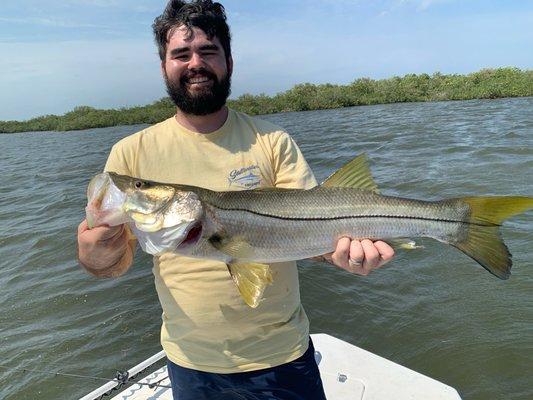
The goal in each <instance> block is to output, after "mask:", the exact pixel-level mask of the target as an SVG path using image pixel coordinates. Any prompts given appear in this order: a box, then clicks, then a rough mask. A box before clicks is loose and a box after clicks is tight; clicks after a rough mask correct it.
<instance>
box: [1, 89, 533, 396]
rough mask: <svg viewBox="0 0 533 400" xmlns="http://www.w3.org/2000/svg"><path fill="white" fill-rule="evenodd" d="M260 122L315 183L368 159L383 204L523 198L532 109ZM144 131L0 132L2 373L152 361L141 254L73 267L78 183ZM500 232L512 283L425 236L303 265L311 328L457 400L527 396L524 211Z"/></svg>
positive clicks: (397, 110)
mask: <svg viewBox="0 0 533 400" xmlns="http://www.w3.org/2000/svg"><path fill="white" fill-rule="evenodd" d="M263 118H265V119H268V120H271V121H273V122H275V123H277V124H279V125H281V126H283V127H285V128H286V129H287V130H288V131H289V132H291V133H292V134H293V136H294V137H295V138H296V140H297V142H298V144H299V145H300V147H301V148H302V151H303V153H304V155H305V156H306V158H307V160H308V162H309V163H310V165H311V167H312V168H313V170H314V171H315V174H316V176H317V178H318V180H319V181H320V180H322V179H324V178H325V177H326V176H328V175H329V174H330V173H331V172H332V171H333V170H334V169H336V168H338V167H340V166H341V165H342V164H343V163H344V162H346V161H348V160H349V159H350V158H351V157H353V156H354V155H356V154H358V153H361V152H366V153H368V155H369V156H370V158H371V160H372V170H373V172H374V175H375V178H376V181H377V182H378V185H379V186H380V187H381V190H382V192H383V193H385V194H392V195H400V196H406V197H415V198H419V199H438V198H441V197H456V196H461V195H496V194H529V195H532V194H533V173H532V172H533V98H522V99H502V100H485V101H467V102H440V103H414V104H392V105H380V106H368V107H356V108H346V109H340V110H328V111H314V112H302V113H287V114H278V115H270V116H264V117H263ZM143 127H144V126H129V127H114V128H105V129H93V130H87V131H78V132H66V133H55V132H45V133H24V134H13V135H0V146H1V149H2V151H1V159H0V171H1V176H2V184H1V185H0V199H1V200H0V222H1V224H0V304H1V308H0V366H4V367H6V366H7V367H12V368H26V369H37V370H47V371H52V372H56V371H61V372H67V373H76V374H83V375H96V376H101V377H109V378H112V377H113V376H114V373H115V371H116V370H117V369H119V370H123V369H127V368H128V367H130V366H132V365H133V364H136V363H137V362H140V361H141V360H143V359H145V358H147V357H148V356H150V355H152V354H153V353H155V352H157V351H159V343H158V341H159V325H160V319H161V310H160V306H159V303H158V300H157V297H156V294H155V289H154V285H153V279H152V273H151V260H150V258H149V257H148V256H147V255H145V254H142V253H141V252H138V253H137V256H136V261H135V264H134V266H133V268H132V269H131V270H130V271H129V272H128V273H127V274H126V275H125V276H123V277H121V278H118V279H114V280H97V279H95V278H92V277H90V276H88V275H86V274H85V273H84V272H82V271H81V269H80V267H78V266H77V262H76V228H77V224H78V223H79V222H80V220H81V219H82V218H83V215H84V206H85V188H86V185H87V183H88V180H89V178H90V177H91V176H92V175H94V174H95V173H97V172H99V171H100V170H101V169H102V168H103V165H104V162H105V159H106V157H107V154H108V152H109V150H110V148H111V146H112V144H113V143H115V142H116V141H117V140H118V139H120V138H122V137H124V136H126V135H129V134H131V133H133V132H136V131H138V130H140V129H142V128H143ZM199 186H201V182H199ZM502 233H503V236H504V238H505V240H506V242H507V244H508V246H509V248H510V250H511V252H512V253H513V254H514V258H513V259H514V268H513V275H512V276H511V278H510V279H509V280H508V281H500V280H498V279H496V278H494V277H493V276H492V275H490V274H489V273H487V272H486V271H485V270H484V269H482V268H481V267H479V266H478V265H477V264H476V263H475V262H474V261H472V260H471V259H469V258H467V257H466V256H464V255H462V254H461V253H459V252H458V251H457V250H455V249H453V248H451V247H448V246H445V245H443V244H440V243H437V242H434V241H431V240H423V241H422V242H423V244H424V246H425V248H424V249H422V250H417V251H415V252H410V253H407V254H405V253H399V254H398V255H397V257H396V259H395V261H394V262H393V263H391V264H389V265H388V266H387V267H385V268H383V269H382V270H379V271H377V272H375V273H373V274H371V275H370V276H368V277H359V276H353V275H350V274H348V273H345V272H344V271H341V270H336V269H335V268H333V267H331V266H328V265H324V264H316V263H313V262H310V261H302V262H300V263H299V266H300V280H301V287H302V289H301V291H302V301H303V303H304V305H305V308H306V310H307V313H308V315H309V317H310V319H311V329H312V331H313V332H326V333H329V334H332V335H334V336H337V337H339V338H341V339H344V340H347V341H349V342H351V343H354V344H356V345H358V346H360V347H362V348H365V349H367V350H369V351H372V352H374V353H377V354H379V355H381V356H383V357H386V358H389V359H391V360H393V361H395V362H398V363H400V364H403V365H405V366H407V367H409V368H412V369H414V370H416V371H418V372H421V373H423V374H426V375H429V376H431V377H433V378H435V379H438V380H440V381H443V382H445V383H447V384H449V385H451V386H454V387H455V388H457V389H458V390H459V392H460V393H461V395H462V396H463V398H464V399H476V400H485V399H532V398H533V385H532V382H533V381H532V377H533V212H529V213H527V214H523V215H521V216H518V217H514V218H513V219H512V220H510V221H509V222H507V223H506V224H505V225H504V227H503V229H502ZM99 384H100V383H99V382H97V381H87V380H82V379H78V378H66V377H55V376H52V375H47V374H44V373H39V372H26V373H21V372H16V371H13V370H12V371H6V370H2V369H0V398H2V399H45V400H49V399H75V398H78V397H80V396H82V395H83V394H85V393H87V392H89V391H90V390H92V389H93V388H95V387H97V386H99Z"/></svg>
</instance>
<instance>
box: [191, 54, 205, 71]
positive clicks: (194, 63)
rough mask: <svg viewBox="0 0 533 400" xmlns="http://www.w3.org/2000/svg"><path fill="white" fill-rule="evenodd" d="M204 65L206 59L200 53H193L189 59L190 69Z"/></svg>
mask: <svg viewBox="0 0 533 400" xmlns="http://www.w3.org/2000/svg"><path fill="white" fill-rule="evenodd" d="M203 66H204V59H203V58H202V56H201V55H200V54H198V53H192V55H191V59H190V60H189V69H193V68H199V67H203Z"/></svg>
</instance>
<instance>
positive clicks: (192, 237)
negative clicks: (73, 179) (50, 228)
mask: <svg viewBox="0 0 533 400" xmlns="http://www.w3.org/2000/svg"><path fill="white" fill-rule="evenodd" d="M87 196H88V199H89V204H88V206H87V221H88V224H89V227H92V226H97V225H102V224H107V225H110V226H112V225H118V224H122V223H126V222H129V223H130V225H131V227H132V229H133V231H134V233H135V236H137V238H138V239H139V243H140V244H141V246H143V243H144V244H146V243H151V244H154V243H155V244H154V245H153V246H152V245H150V246H148V247H149V248H153V250H152V251H149V252H150V253H151V254H158V253H161V252H162V251H163V250H164V251H166V250H169V249H176V248H178V247H179V246H180V245H182V246H185V244H187V245H191V244H196V243H197V242H198V240H199V239H200V236H201V232H202V223H201V221H202V217H203V207H202V203H201V201H200V199H199V197H198V195H197V194H196V193H195V192H194V191H191V190H190V189H189V188H187V187H181V186H179V185H169V184H163V183H157V182H152V181H148V180H142V179H137V178H132V177H129V176H125V175H118V174H115V173H111V172H109V173H108V172H105V173H102V174H99V175H97V176H95V177H94V178H93V179H92V180H91V183H90V184H89V188H88V191H87ZM184 242H186V243H184ZM143 248H145V246H143Z"/></svg>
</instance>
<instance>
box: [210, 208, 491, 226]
mask: <svg viewBox="0 0 533 400" xmlns="http://www.w3.org/2000/svg"><path fill="white" fill-rule="evenodd" d="M211 206H212V207H215V208H218V209H219V210H223V211H241V212H248V213H251V214H255V215H259V216H261V217H270V218H276V219H281V220H284V221H334V220H338V219H357V218H397V219H413V220H419V221H433V222H446V223H455V224H467V225H477V226H501V225H500V224H492V223H487V224H482V223H479V222H472V221H460V220H454V219H441V218H429V217H410V216H406V215H386V214H373V215H342V216H339V217H308V218H306V217H284V216H281V215H272V214H265V213H260V212H258V211H253V210H247V209H245V208H223V207H220V206H215V205H214V204H211Z"/></svg>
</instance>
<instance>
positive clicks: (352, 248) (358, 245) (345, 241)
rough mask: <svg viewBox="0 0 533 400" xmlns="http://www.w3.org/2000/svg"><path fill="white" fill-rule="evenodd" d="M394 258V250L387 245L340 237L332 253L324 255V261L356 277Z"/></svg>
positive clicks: (378, 241) (379, 242)
mask: <svg viewBox="0 0 533 400" xmlns="http://www.w3.org/2000/svg"><path fill="white" fill-rule="evenodd" d="M393 257H394V249H393V248H392V247H390V246H389V245H388V244H387V243H385V242H383V241H381V240H377V241H375V242H373V241H371V240H369V239H363V240H361V241H359V240H357V239H354V240H352V239H350V238H348V237H342V238H340V239H339V241H338V242H337V247H336V249H335V251H334V252H333V253H329V254H324V258H325V260H326V261H328V262H330V263H331V264H334V265H336V266H337V267H339V268H342V269H345V270H346V271H349V272H352V273H354V274H357V275H365V276H366V275H368V274H369V273H370V272H372V271H373V270H375V269H377V268H379V267H382V266H383V265H385V264H386V263H388V262H389V261H390V260H392V258H393Z"/></svg>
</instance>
